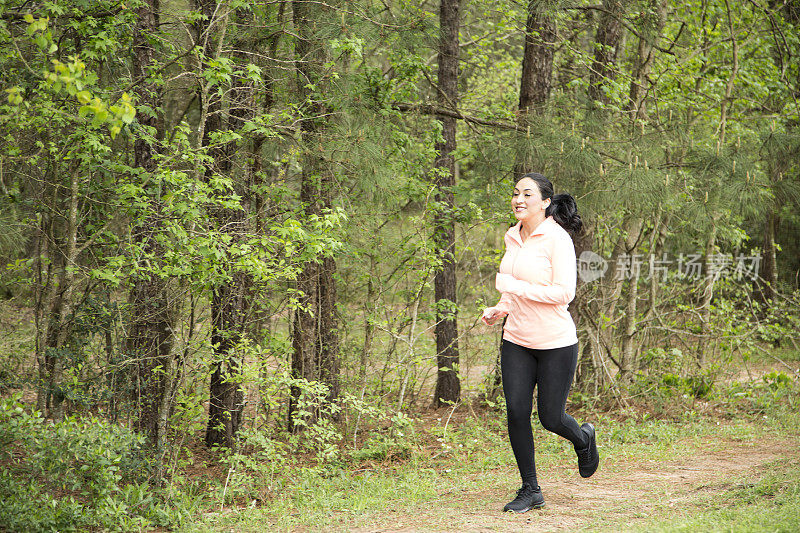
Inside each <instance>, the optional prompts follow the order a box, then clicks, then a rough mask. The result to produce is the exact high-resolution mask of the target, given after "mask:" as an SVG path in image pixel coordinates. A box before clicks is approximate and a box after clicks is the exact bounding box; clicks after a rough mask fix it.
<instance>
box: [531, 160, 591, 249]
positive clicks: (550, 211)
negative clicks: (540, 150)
mask: <svg viewBox="0 0 800 533" xmlns="http://www.w3.org/2000/svg"><path fill="white" fill-rule="evenodd" d="M522 177H523V178H530V179H532V180H533V181H534V182H535V183H536V186H537V187H539V193H541V195H542V200H547V199H548V198H550V205H548V206H547V209H546V210H545V212H544V214H545V216H548V217H549V216H552V217H553V220H555V221H556V222H558V225H559V226H561V227H562V228H564V229H565V230H567V231H568V232H569V233H570V235H572V236H575V235H578V234H579V233H580V232H581V228H583V222H582V221H581V216H580V215H579V214H578V205H577V204H576V203H575V198H573V197H572V195H571V194H568V193H562V194H555V195H554V194H553V184H552V183H550V180H549V179H547V178H545V177H544V176H543V175H541V174H539V173H538V172H529V173H528V174H525V175H524V176H522ZM520 179H522V178H520Z"/></svg>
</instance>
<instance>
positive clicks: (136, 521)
mask: <svg viewBox="0 0 800 533" xmlns="http://www.w3.org/2000/svg"><path fill="white" fill-rule="evenodd" d="M0 445H1V446H0V448H1V449H2V450H3V453H4V457H3V461H4V464H5V465H6V466H7V468H4V469H3V472H2V477H3V479H2V481H3V482H2V483H0V492H2V497H0V520H2V522H1V523H0V526H2V527H4V528H6V529H9V530H12V531H81V530H85V529H86V528H94V527H101V528H104V529H109V530H115V531H133V530H139V529H141V528H143V527H148V526H154V525H163V526H166V525H170V524H174V523H175V522H176V517H180V516H181V513H182V512H183V513H185V510H184V508H176V509H172V507H171V504H167V503H166V502H165V501H163V499H162V498H161V494H159V493H158V492H156V491H155V490H154V488H153V487H151V486H149V485H148V482H147V478H148V473H149V472H150V470H151V467H152V463H151V459H150V456H149V455H148V453H147V450H146V449H145V448H144V447H143V445H144V439H143V438H142V437H141V436H139V435H136V434H135V433H132V432H131V431H130V430H128V429H126V428H123V427H121V426H119V425H118V424H109V423H107V422H104V421H102V420H100V419H97V418H95V417H83V418H78V417H70V418H67V419H65V420H64V421H62V422H59V423H56V424H52V423H46V422H45V421H44V420H42V418H41V416H40V415H39V414H38V413H32V414H31V413H28V412H27V411H26V410H25V409H24V408H23V406H22V404H21V403H20V401H19V396H15V397H12V398H10V399H3V400H1V401H0Z"/></svg>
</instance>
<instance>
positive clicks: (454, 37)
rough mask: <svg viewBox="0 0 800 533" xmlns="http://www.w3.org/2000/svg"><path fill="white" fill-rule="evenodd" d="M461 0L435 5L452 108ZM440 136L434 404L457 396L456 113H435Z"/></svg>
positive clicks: (442, 95)
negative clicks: (440, 129)
mask: <svg viewBox="0 0 800 533" xmlns="http://www.w3.org/2000/svg"><path fill="white" fill-rule="evenodd" d="M459 9H460V0H442V1H441V4H440V9H439V74H438V80H437V83H438V102H439V104H440V105H442V106H444V107H449V108H453V109H456V104H457V102H458V52H459V48H458V27H459ZM439 122H441V124H442V137H443V140H442V142H438V143H436V152H437V153H438V156H437V157H436V160H435V161H434V165H433V167H434V169H433V172H434V185H435V187H436V200H437V203H438V204H439V208H438V209H437V211H436V215H435V217H434V229H433V241H434V245H435V247H436V250H437V255H438V257H439V258H440V259H441V265H440V267H439V268H438V269H437V271H436V275H435V276H434V280H433V283H434V298H435V302H436V327H435V329H434V335H435V336H436V364H437V367H438V372H437V376H436V390H435V392H434V397H433V405H434V406H435V407H440V406H441V405H444V404H446V403H452V402H457V401H458V400H459V398H460V397H461V381H460V378H459V375H458V357H459V354H458V324H457V319H458V310H457V307H456V264H455V222H454V221H453V217H452V215H453V208H454V197H453V187H454V186H455V159H454V157H453V152H454V151H455V149H456V119H455V118H454V117H445V116H439Z"/></svg>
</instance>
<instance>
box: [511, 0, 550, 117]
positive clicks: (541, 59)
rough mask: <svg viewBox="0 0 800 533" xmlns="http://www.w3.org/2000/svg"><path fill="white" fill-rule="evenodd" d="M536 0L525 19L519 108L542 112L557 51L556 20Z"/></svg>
mask: <svg viewBox="0 0 800 533" xmlns="http://www.w3.org/2000/svg"><path fill="white" fill-rule="evenodd" d="M536 4H537V2H535V1H531V2H530V3H529V4H528V20H527V21H526V23H525V48H524V51H523V56H522V81H521V82H520V91H519V112H520V115H521V116H524V115H527V114H528V113H531V112H533V113H541V112H542V111H543V110H544V104H545V103H547V99H548V98H549V97H550V88H551V87H552V81H551V80H552V77H553V56H554V53H555V48H554V46H555V42H556V39H557V35H556V23H555V20H554V19H553V17H552V15H550V14H549V13H547V12H545V11H543V10H540V9H537V8H536Z"/></svg>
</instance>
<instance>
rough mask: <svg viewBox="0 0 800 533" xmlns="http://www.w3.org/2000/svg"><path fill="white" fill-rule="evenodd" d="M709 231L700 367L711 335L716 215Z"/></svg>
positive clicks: (704, 265)
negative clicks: (712, 266)
mask: <svg viewBox="0 0 800 533" xmlns="http://www.w3.org/2000/svg"><path fill="white" fill-rule="evenodd" d="M711 224H712V226H711V231H710V232H709V234H708V238H707V239H706V247H705V251H704V253H703V286H702V289H703V293H702V296H701V300H700V316H701V321H702V324H701V337H700V342H698V343H697V344H698V346H697V363H698V365H699V366H700V367H701V368H702V367H703V365H704V364H705V362H706V348H707V347H708V344H707V342H706V341H707V339H708V338H709V337H710V335H711V300H712V298H713V297H714V282H715V281H716V276H715V273H714V271H713V269H711V268H710V266H709V265H711V264H712V263H711V261H712V260H711V257H712V256H713V255H714V251H715V249H716V248H715V246H716V241H717V217H715V216H713V215H712V218H711Z"/></svg>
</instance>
